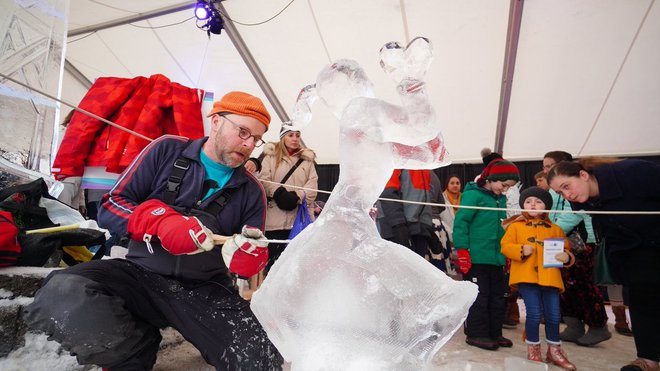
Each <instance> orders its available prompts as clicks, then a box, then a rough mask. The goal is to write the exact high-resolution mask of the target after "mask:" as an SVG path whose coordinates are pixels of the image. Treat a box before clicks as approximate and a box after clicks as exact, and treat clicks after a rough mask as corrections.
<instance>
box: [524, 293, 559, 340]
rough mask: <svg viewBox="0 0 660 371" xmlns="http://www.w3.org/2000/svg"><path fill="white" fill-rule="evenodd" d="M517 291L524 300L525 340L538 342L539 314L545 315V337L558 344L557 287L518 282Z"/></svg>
mask: <svg viewBox="0 0 660 371" xmlns="http://www.w3.org/2000/svg"><path fill="white" fill-rule="evenodd" d="M518 292H519V293H520V296H522V298H523V301H524V302H525V311H526V312H527V319H526V320H525V333H526V334H527V342H528V343H531V344H538V343H539V341H540V340H539V325H540V324H541V314H543V315H544V316H545V338H546V341H547V342H549V343H556V344H559V343H560V342H561V339H559V321H560V319H561V309H560V307H559V289H558V288H556V287H549V286H539V285H536V284H530V283H520V284H518Z"/></svg>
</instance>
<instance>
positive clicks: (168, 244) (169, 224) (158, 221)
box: [127, 199, 215, 255]
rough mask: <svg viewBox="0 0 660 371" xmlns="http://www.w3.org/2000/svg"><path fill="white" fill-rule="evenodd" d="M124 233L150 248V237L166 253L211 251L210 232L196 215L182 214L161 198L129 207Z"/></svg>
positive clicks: (211, 239) (211, 236) (179, 253)
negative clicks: (130, 208) (157, 241)
mask: <svg viewBox="0 0 660 371" xmlns="http://www.w3.org/2000/svg"><path fill="white" fill-rule="evenodd" d="M127 230H128V233H129V234H130V236H131V238H132V239H134V240H137V241H144V242H146V243H147V246H148V247H149V248H151V242H152V240H153V238H154V237H158V239H159V240H160V244H161V246H163V248H164V249H165V250H167V251H168V252H169V253H170V254H173V255H181V254H196V253H199V252H204V251H211V250H212V249H213V247H214V246H215V244H214V243H213V233H212V232H211V231H210V230H209V229H208V228H206V227H205V226H204V225H203V224H202V223H201V222H200V221H199V220H198V219H197V218H195V217H192V216H184V215H181V214H179V213H178V212H177V211H175V210H174V209H172V208H171V207H169V206H168V205H167V204H165V203H164V202H163V201H161V200H156V199H153V200H148V201H145V202H143V203H142V204H140V205H139V206H138V207H136V208H135V209H134V210H133V213H132V214H131V216H130V218H129V219H128V226H127Z"/></svg>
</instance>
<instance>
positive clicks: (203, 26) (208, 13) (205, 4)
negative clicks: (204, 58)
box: [195, 0, 224, 37]
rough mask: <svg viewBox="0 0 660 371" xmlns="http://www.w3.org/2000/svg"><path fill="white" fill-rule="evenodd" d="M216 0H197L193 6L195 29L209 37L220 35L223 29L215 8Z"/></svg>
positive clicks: (222, 22) (222, 23)
mask: <svg viewBox="0 0 660 371" xmlns="http://www.w3.org/2000/svg"><path fill="white" fill-rule="evenodd" d="M216 1H217V0H198V1H197V5H195V17H196V18H197V27H198V28H199V29H200V30H203V31H206V33H207V34H208V35H209V37H210V36H211V34H214V35H220V33H221V32H222V29H223V28H224V20H223V19H222V16H221V15H220V12H218V10H217V9H216V7H215V2H216Z"/></svg>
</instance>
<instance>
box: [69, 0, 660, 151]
mask: <svg viewBox="0 0 660 371" xmlns="http://www.w3.org/2000/svg"><path fill="white" fill-rule="evenodd" d="M519 1H522V0H519ZM192 2H193V1H191V3H192ZM179 3H181V1H180V0H179V1H177V0H162V1H158V0H144V1H141V2H138V3H136V2H132V1H129V0H115V1H113V2H112V6H109V5H103V4H102V3H101V2H90V1H85V0H71V6H70V9H71V14H70V25H69V28H70V29H71V30H75V29H77V28H81V27H84V26H89V25H95V24H100V23H103V22H108V21H111V20H114V19H120V18H122V17H126V16H129V15H133V14H139V13H141V12H147V11H150V10H153V9H158V8H162V7H165V6H171V5H175V4H179ZM289 3H290V0H269V1H266V0H240V1H237V0H227V1H224V2H222V5H223V7H224V8H225V9H226V11H227V13H228V16H229V17H230V18H231V19H232V20H234V21H235V23H234V25H235V26H236V29H237V30H238V32H239V33H240V35H241V37H242V39H243V40H244V41H245V44H246V46H247V48H248V49H249V51H250V52H251V54H252V55H253V56H254V59H255V61H256V62H257V64H258V66H259V68H260V69H261V71H262V72H263V74H264V76H265V78H266V79H267V81H268V83H269V84H270V86H271V87H272V89H273V91H274V92H275V94H276V96H277V98H278V100H279V101H280V102H281V103H282V105H283V106H284V108H285V109H286V110H287V111H288V113H289V115H290V113H291V108H292V107H293V103H294V101H295V99H296V96H297V94H298V91H299V89H300V88H301V87H303V86H305V85H307V84H309V83H313V82H314V80H315V78H316V74H317V72H318V71H319V70H320V69H321V68H322V67H323V66H324V65H325V64H327V63H329V62H330V61H331V60H333V59H338V58H349V59H355V60H356V61H358V62H359V63H360V64H361V65H362V66H363V67H364V68H365V70H366V71H367V74H368V76H369V77H370V78H371V79H372V81H373V82H374V84H375V86H376V90H377V94H378V96H379V97H381V98H383V99H386V100H389V101H392V102H394V103H396V94H395V91H394V86H393V83H392V82H391V81H388V79H387V77H386V76H385V74H384V73H383V72H382V71H381V70H380V67H379V65H378V49H379V48H380V46H382V45H383V44H384V43H385V42H388V41H400V42H401V43H403V44H405V43H406V41H407V40H409V39H411V38H413V37H415V36H425V37H428V38H429V39H430V40H431V41H432V42H433V44H434V48H435V50H434V53H435V60H434V62H433V63H432V65H431V68H430V70H429V72H428V74H427V86H428V89H429V95H430V97H431V98H432V100H433V105H434V107H435V109H436V111H437V113H438V117H439V124H440V125H441V128H442V132H443V135H444V137H445V140H446V142H447V146H448V150H449V152H450V157H451V158H452V160H453V161H454V162H455V163H478V162H480V161H481V159H480V157H479V151H480V150H481V148H483V147H491V148H492V147H493V146H494V144H495V134H496V128H497V125H498V109H499V105H500V98H501V97H500V92H501V87H502V71H503V59H504V50H505V45H506V34H507V27H508V22H509V8H510V5H511V1H510V0H491V1H482V0H463V1H450V0H416V1H405V0H365V1H360V2H355V1H349V0H336V1H332V2H327V1H321V0H309V1H307V2H304V1H294V2H292V3H291V4H290V6H288V7H287V8H286V9H285V10H284V11H282V13H281V14H279V15H277V16H276V17H275V18H273V19H272V20H269V21H266V20H267V19H269V18H271V17H273V16H274V15H275V14H277V13H278V12H279V11H281V10H282V9H284V8H285V7H286V6H287V4H289ZM191 16H192V10H190V11H181V12H178V13H173V14H168V15H164V16H161V17H157V18H153V19H150V20H146V21H140V22H135V23H134V24H132V25H131V24H127V25H122V26H117V27H113V28H108V29H103V30H100V31H97V32H95V33H94V34H91V35H88V36H86V35H81V36H76V37H75V38H72V39H71V40H69V43H68V46H67V60H68V61H69V62H70V63H72V64H73V65H74V66H75V67H76V68H78V69H79V70H80V71H81V72H82V73H83V74H84V75H85V76H86V77H87V78H89V80H91V81H93V80H94V79H95V78H97V77H99V76H117V77H133V76H138V75H144V76H149V75H151V74H154V73H162V74H164V75H166V76H167V77H169V78H170V79H172V80H173V81H177V82H179V83H182V84H184V85H187V86H191V87H197V88H201V89H204V90H207V91H213V92H215V95H216V97H220V96H221V95H222V94H224V93H225V92H227V91H230V90H244V91H247V92H250V93H253V94H255V95H257V96H259V97H260V98H262V100H264V101H266V100H267V99H266V96H265V94H264V93H263V92H262V91H261V89H260V87H259V85H258V84H257V82H256V80H255V79H254V77H253V76H252V75H251V73H250V70H249V69H248V67H247V66H246V65H245V63H244V61H243V60H242V59H241V56H240V55H239V53H238V52H237V51H236V48H235V47H234V46H233V44H232V43H231V42H230V41H229V39H228V37H227V35H226V32H223V33H222V34H221V35H212V36H211V38H210V39H209V37H208V36H207V35H206V33H204V32H203V31H201V30H199V29H197V27H195V24H194V21H193V20H189V21H185V20H186V19H187V18H190V17H191ZM182 21H183V22H182ZM226 21H227V22H229V20H226ZM264 21H266V22H264ZM175 23H180V24H177V25H172V24H175ZM166 25H172V26H167V27H162V26H166ZM614 25H616V26H614ZM141 27H160V28H141ZM83 37H84V38H83ZM659 39H660V9H658V6H657V5H656V3H655V2H654V1H652V0H577V1H576V0H555V1H541V0H526V1H524V8H523V13H522V22H521V28H520V37H519V43H518V50H517V59H516V65H515V71H514V75H513V80H512V89H511V99H510V107H509V115H508V120H507V125H506V133H505V137H504V142H503V148H502V149H501V152H503V154H504V155H505V157H507V158H509V159H512V160H518V161H522V160H535V159H540V157H541V156H542V155H543V153H545V152H547V151H549V150H554V149H558V148H560V149H564V150H567V151H569V152H571V153H573V154H574V155H576V156H577V155H580V156H587V155H619V156H626V155H645V154H650V155H652V154H659V153H660V144H659V143H658V141H657V139H656V138H658V137H659V136H660V125H659V124H658V122H657V118H658V117H660V112H659V111H660V73H658V71H657V67H656V66H658V65H660V48H657V43H658V40H659ZM71 84H75V81H73V80H72V79H71V78H70V77H69V78H67V79H66V80H65V84H64V90H63V96H64V97H67V96H68V94H71V95H74V96H71V97H70V100H72V101H79V100H80V97H75V95H77V94H79V93H78V92H76V88H73V87H72V86H71ZM268 108H269V110H270V111H271V112H275V111H274V110H273V109H272V106H269V107H268ZM313 110H314V117H313V121H312V123H311V124H310V126H309V127H307V128H305V129H304V130H303V139H304V141H305V143H306V144H307V145H308V146H309V147H311V148H313V149H314V150H315V151H316V153H317V155H318V161H319V163H320V164H336V163H338V154H337V150H338V127H337V124H336V123H335V119H334V118H333V117H332V115H331V114H330V113H329V112H328V110H327V109H326V108H325V107H324V106H323V104H322V103H317V104H316V105H315V106H314V107H313ZM279 121H280V120H278V118H277V117H275V118H274V122H273V124H272V125H271V130H270V131H269V132H268V133H267V135H266V136H265V139H266V140H270V141H275V140H277V133H278V129H279V125H280V124H281V123H280V122H279ZM257 154H258V153H257Z"/></svg>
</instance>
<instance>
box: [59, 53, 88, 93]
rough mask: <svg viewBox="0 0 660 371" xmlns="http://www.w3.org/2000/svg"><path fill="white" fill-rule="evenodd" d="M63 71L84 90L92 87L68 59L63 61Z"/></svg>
mask: <svg viewBox="0 0 660 371" xmlns="http://www.w3.org/2000/svg"><path fill="white" fill-rule="evenodd" d="M64 69H65V70H66V72H68V73H69V74H71V76H72V77H73V78H74V79H75V80H76V81H78V82H79V83H80V85H82V86H83V87H84V88H85V89H87V90H89V88H91V87H92V82H91V81H89V79H88V78H87V77H86V76H85V75H83V73H82V72H80V70H79V69H77V68H76V66H74V65H73V64H71V62H69V60H68V59H65V60H64Z"/></svg>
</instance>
